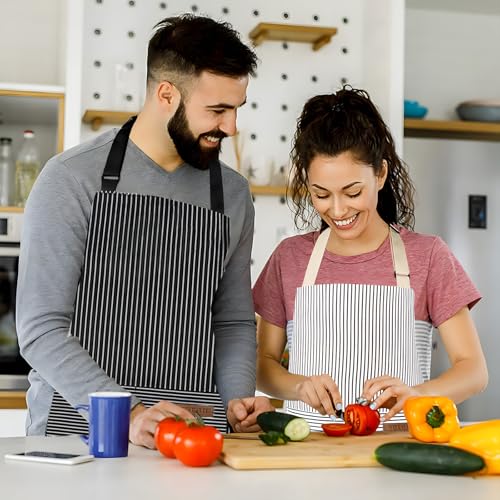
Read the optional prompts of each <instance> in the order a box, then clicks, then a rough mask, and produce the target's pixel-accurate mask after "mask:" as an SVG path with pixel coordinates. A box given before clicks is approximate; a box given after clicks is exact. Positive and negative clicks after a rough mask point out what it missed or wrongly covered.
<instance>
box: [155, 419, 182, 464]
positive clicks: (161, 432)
mask: <svg viewBox="0 0 500 500" xmlns="http://www.w3.org/2000/svg"><path fill="white" fill-rule="evenodd" d="M186 427H187V423H186V421H185V420H183V419H181V418H175V417H167V418H164V419H163V420H161V421H160V422H158V425H157V426H156V430H155V443H156V448H157V449H158V451H159V452H160V453H162V454H163V455H165V456H166V457H168V458H175V454H174V439H175V436H176V435H177V433H178V432H180V431H181V430H184V429H185V428H186Z"/></svg>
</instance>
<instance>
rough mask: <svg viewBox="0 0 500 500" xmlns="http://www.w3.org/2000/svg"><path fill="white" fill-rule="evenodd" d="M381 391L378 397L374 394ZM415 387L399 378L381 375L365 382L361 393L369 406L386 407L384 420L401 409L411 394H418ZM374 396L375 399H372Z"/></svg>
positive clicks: (374, 407)
mask: <svg viewBox="0 0 500 500" xmlns="http://www.w3.org/2000/svg"><path fill="white" fill-rule="evenodd" d="M380 391H382V393H381V394H379V396H378V397H376V398H375V394H377V393H379V392H380ZM420 395H421V394H420V392H419V391H418V389H417V388H416V387H410V386H408V385H406V384H405V383H404V382H403V381H402V380H401V379H399V378H396V377H391V376H389V375H382V376H381V377H375V378H372V379H370V380H367V381H366V382H365V385H364V387H363V393H362V394H361V396H362V397H364V398H365V399H366V400H367V401H370V402H371V403H370V408H372V409H374V410H378V409H379V408H388V409H389V411H388V412H387V413H386V414H385V415H384V421H385V422H387V420H389V419H391V418H392V417H394V415H396V413H399V412H400V411H401V410H402V409H403V405H404V402H405V401H406V400H407V399H408V398H409V397H411V396H420ZM374 398H375V399H374Z"/></svg>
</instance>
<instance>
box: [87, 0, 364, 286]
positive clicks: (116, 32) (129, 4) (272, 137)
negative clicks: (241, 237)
mask: <svg viewBox="0 0 500 500" xmlns="http://www.w3.org/2000/svg"><path fill="white" fill-rule="evenodd" d="M183 12H194V13H196V14H206V15H208V16H210V17H213V18H215V19H218V20H224V21H227V22H229V23H231V24H232V25H233V27H234V28H235V29H236V30H238V31H239V32H240V33H241V35H242V39H243V41H245V42H247V43H248V42H249V39H248V33H250V31H251V30H252V29H253V28H254V27H255V26H256V25H257V24H258V23H259V22H271V23H284V24H304V25H317V26H333V27H336V28H337V30H338V32H337V34H336V35H335V36H334V37H333V38H332V40H331V43H329V44H328V45H326V46H324V47H323V48H322V49H321V50H319V51H313V50H312V48H311V45H310V44H303V43H295V42H287V43H286V44H284V43H282V42H274V41H273V42H271V41H266V42H264V43H263V44H262V45H260V46H259V47H257V48H256V49H255V50H256V53H257V55H258V57H259V61H260V62H259V66H258V69H257V77H256V78H254V79H252V80H251V82H250V85H249V88H248V94H247V102H248V104H247V105H246V106H245V107H244V108H243V109H241V110H240V112H239V117H238V129H239V131H240V137H241V140H242V141H243V151H242V169H243V170H244V171H245V170H247V169H248V167H249V166H250V165H251V166H252V167H253V168H254V169H255V181H256V182H260V183H266V181H267V180H268V179H269V176H270V168H271V164H272V163H274V164H275V165H276V166H280V165H285V166H287V167H288V164H289V153H290V148H291V141H292V138H293V134H294V130H295V124H296V120H297V117H298V115H299V114H300V111H301V109H302V106H303V104H304V102H305V101H306V100H307V99H308V98H309V97H311V96H313V95H316V94H320V93H330V92H332V91H335V90H337V89H338V88H339V87H340V86H341V85H342V83H344V82H348V83H351V84H353V85H354V86H356V85H361V81H362V76H363V68H362V64H363V54H362V50H363V41H362V39H363V0H350V1H343V0H329V1H328V2H326V1H324V0H309V1H308V2H303V1H302V0H287V1H282V0H280V1H272V2H271V1H269V0H253V1H251V2H244V1H242V0H191V1H185V0H170V1H165V2H161V1H156V0H154V1H153V0H132V1H129V0H86V1H85V16H84V28H83V33H84V41H83V47H84V49H83V50H84V53H83V71H82V73H83V82H82V114H83V112H84V110H85V109H89V108H90V109H122V110H132V111H133V110H138V109H139V108H140V106H141V105H142V99H143V97H144V89H145V73H146V71H145V61H146V54H147V43H148V40H149V38H150V36H151V33H152V28H153V26H154V25H155V24H156V23H157V22H158V21H160V20H161V19H163V18H164V17H167V16H172V15H176V14H180V13H183ZM96 30H97V31H96ZM117 65H120V66H121V67H125V68H126V67H127V66H128V67H129V68H131V69H130V70H129V71H128V76H126V77H125V87H126V92H125V93H123V95H127V94H128V95H129V97H128V100H127V98H126V97H123V96H122V95H117V90H116V85H117V78H116V76H115V75H116V66H117ZM125 72H126V71H125ZM103 130H104V128H101V130H99V132H97V133H102V131H103ZM95 134H96V132H91V131H90V129H89V128H88V127H83V128H82V140H84V139H88V138H90V137H92V136H93V135H95ZM221 159H222V160H223V161H225V162H226V163H228V164H229V165H231V166H233V167H235V166H236V165H235V156H234V152H233V145H232V143H231V140H230V139H226V141H225V145H224V147H223V152H222V157H221ZM255 208H256V231H255V240H254V255H253V262H254V264H253V266H252V275H253V279H255V278H256V277H257V275H258V273H259V272H260V270H261V268H262V266H263V265H264V263H265V261H266V260H267V258H268V257H269V255H270V253H271V252H272V250H273V248H274V247H275V246H276V243H277V242H278V240H280V239H281V238H282V237H283V236H286V235H289V234H293V231H294V229H293V221H292V217H291V214H290V211H289V210H288V208H287V206H286V205H283V204H282V203H280V198H279V197H273V198H268V197H264V196H261V197H257V198H256V200H255Z"/></svg>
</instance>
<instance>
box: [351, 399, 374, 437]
mask: <svg viewBox="0 0 500 500" xmlns="http://www.w3.org/2000/svg"><path fill="white" fill-rule="evenodd" d="M344 419H345V421H346V423H348V424H351V425H352V429H351V434H354V435H355V436H368V435H369V434H373V433H374V432H375V431H376V430H377V427H378V425H379V423H380V415H379V413H378V411H377V410H372V409H371V408H370V407H369V406H364V405H358V404H353V405H348V406H347V407H346V409H345V412H344Z"/></svg>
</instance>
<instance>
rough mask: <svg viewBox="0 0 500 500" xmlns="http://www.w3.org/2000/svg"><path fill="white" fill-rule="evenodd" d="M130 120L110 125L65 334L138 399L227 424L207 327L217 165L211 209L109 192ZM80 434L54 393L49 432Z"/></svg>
mask: <svg viewBox="0 0 500 500" xmlns="http://www.w3.org/2000/svg"><path fill="white" fill-rule="evenodd" d="M134 120H135V118H133V119H131V120H130V121H129V122H127V123H126V124H125V125H124V126H123V127H122V128H121V130H120V131H119V132H118V134H117V136H116V138H115V140H114V142H113V145H112V147H111V151H110V153H109V156H108V159H107V162H106V166H105V168H104V172H103V176H102V190H101V191H100V192H98V193H97V194H96V196H95V199H94V201H93V205H92V213H91V217H90V221H89V229H88V234H87V242H86V249H85V259H84V265H83V269H82V273H81V277H80V281H79V284H78V289H77V295H76V301H75V314H74V317H73V321H72V324H71V329H70V334H71V335H74V336H75V337H77V338H78V339H79V341H80V343H81V345H82V347H83V348H84V349H86V350H87V351H88V352H89V354H90V355H91V356H92V358H93V359H94V360H95V361H96V363H97V364H98V365H99V366H100V367H101V368H102V369H103V370H104V371H105V372H106V373H107V374H108V375H109V376H110V377H111V378H113V379H114V380H115V381H116V382H117V383H118V384H120V385H121V386H122V387H123V388H124V389H125V390H127V391H130V392H131V393H133V394H135V395H136V396H137V397H138V398H139V399H140V400H141V401H142V402H143V404H144V405H146V406H151V405H153V404H155V403H157V402H159V401H161V400H168V401H171V402H173V403H177V404H180V405H182V406H184V407H186V408H188V409H189V410H190V411H192V412H196V413H198V414H200V416H202V417H203V419H204V421H205V422H206V423H207V424H209V425H214V426H216V427H218V428H219V429H220V430H222V431H224V432H225V431H226V430H227V420H226V414H225V410H224V406H223V404H222V401H221V398H220V396H219V394H218V393H217V391H216V387H215V383H214V380H215V374H214V333H213V329H212V302H213V300H214V296H215V293H216V291H217V288H218V286H219V283H220V280H221V279H222V275H223V273H224V259H225V256H226V253H227V249H228V246H229V218H228V217H227V216H225V215H224V201H223V189H222V176H221V169H220V164H219V162H218V161H216V162H213V163H212V165H211V166H210V195H211V210H209V209H206V208H203V207H198V206H195V205H190V204H187V203H183V202H179V201H174V200H170V199H167V198H163V197H159V196H149V195H141V194H130V193H117V192H116V191H115V190H116V187H117V185H118V182H119V180H120V173H121V168H122V164H123V158H124V156H125V150H126V147H127V143H128V136H129V133H130V130H131V128H132V125H133V123H134ZM96 389H98V388H96ZM85 432H87V422H86V421H85V420H84V418H83V417H82V416H81V415H80V414H79V413H78V412H77V411H76V410H74V409H73V408H72V407H71V406H70V405H69V403H68V402H67V401H65V400H64V399H63V397H62V396H61V395H60V394H59V393H57V392H55V393H54V396H53V400H52V405H51V409H50V413H49V418H48V422H47V428H46V433H47V435H51V434H60V435H61V434H72V433H78V434H81V433H85Z"/></svg>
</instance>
